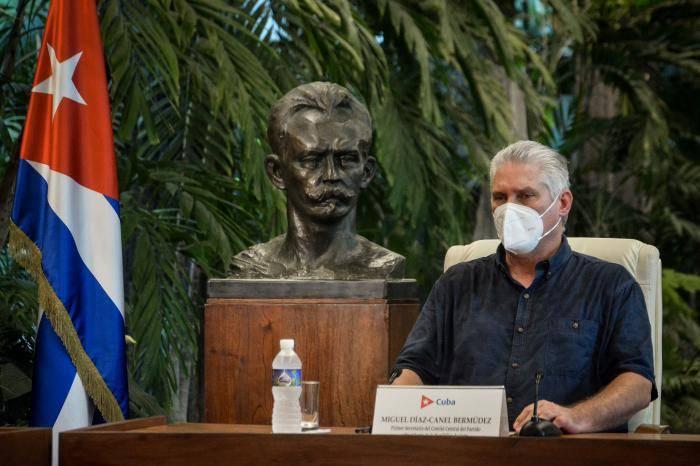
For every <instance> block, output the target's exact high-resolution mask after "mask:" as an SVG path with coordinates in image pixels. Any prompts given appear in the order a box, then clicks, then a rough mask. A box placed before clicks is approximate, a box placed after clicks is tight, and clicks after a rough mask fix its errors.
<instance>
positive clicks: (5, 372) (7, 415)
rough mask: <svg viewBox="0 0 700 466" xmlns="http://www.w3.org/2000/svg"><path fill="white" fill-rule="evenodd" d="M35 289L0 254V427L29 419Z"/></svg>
mask: <svg viewBox="0 0 700 466" xmlns="http://www.w3.org/2000/svg"><path fill="white" fill-rule="evenodd" d="M37 312H38V303H37V287H36V284H35V283H34V282H33V281H32V279H31V278H30V276H29V274H28V273H26V272H24V271H23V270H21V268H20V267H19V265H17V264H16V263H15V262H14V261H12V260H11V259H10V257H9V256H8V255H7V251H6V250H2V251H0V426H1V425H15V424H26V423H27V420H28V419H29V406H30V398H29V392H30V390H31V386H32V384H31V375H32V364H31V360H32V356H33V352H34V335H35V333H36V325H35V319H36V318H37V316H38V313H37Z"/></svg>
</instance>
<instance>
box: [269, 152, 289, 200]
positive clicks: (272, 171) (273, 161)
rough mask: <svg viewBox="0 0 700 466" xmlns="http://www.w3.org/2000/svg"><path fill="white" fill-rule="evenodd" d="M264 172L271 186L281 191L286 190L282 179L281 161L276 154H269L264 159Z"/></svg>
mask: <svg viewBox="0 0 700 466" xmlns="http://www.w3.org/2000/svg"><path fill="white" fill-rule="evenodd" d="M265 171H267V177H268V178H270V181H272V184H274V185H275V186H276V187H277V189H281V190H282V191H284V190H286V189H287V186H286V185H285V183H284V178H283V177H282V161H281V160H280V156H279V155H277V154H269V155H267V156H266V157H265Z"/></svg>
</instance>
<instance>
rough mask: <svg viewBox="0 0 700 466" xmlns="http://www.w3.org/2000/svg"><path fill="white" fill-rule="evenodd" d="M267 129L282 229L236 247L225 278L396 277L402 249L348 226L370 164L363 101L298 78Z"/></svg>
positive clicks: (400, 272) (370, 174) (367, 119)
mask: <svg viewBox="0 0 700 466" xmlns="http://www.w3.org/2000/svg"><path fill="white" fill-rule="evenodd" d="M267 136H268V139H269V143H270V147H271V148H272V151H273V153H272V154H270V155H268V156H266V157H265V169H266V171H267V175H268V177H269V179H270V181H271V182H272V184H273V185H274V186H275V187H276V188H278V189H280V190H282V191H284V193H285V194H286V197H287V221H288V230H287V232H286V233H285V234H283V235H280V236H278V237H276V238H273V239H271V240H270V241H268V242H267V243H262V244H256V245H255V246H253V247H251V248H249V249H246V250H245V251H243V252H241V253H239V254H238V255H236V256H235V257H234V258H233V261H232V263H231V267H230V269H231V275H230V276H231V278H308V279H335V280H362V279H387V278H403V274H404V263H405V258H404V257H403V256H401V255H399V254H396V253H394V252H392V251H389V250H388V249H385V248H383V247H382V246H379V245H378V244H375V243H373V242H371V241H369V240H368V239H367V238H364V237H362V236H360V235H358V234H357V233H356V232H355V217H356V210H357V202H358V198H359V195H360V192H361V191H362V190H363V189H364V188H366V187H367V186H368V185H369V183H370V182H371V181H372V178H373V177H374V175H375V172H376V168H377V161H376V160H375V158H374V157H372V156H371V155H370V154H369V150H370V147H371V145H372V120H371V118H370V115H369V112H368V111H367V108H366V107H365V106H364V105H363V104H362V103H360V102H359V101H358V100H357V99H356V98H355V97H353V95H352V94H351V93H350V92H349V91H348V90H347V89H345V88H344V87H342V86H339V85H337V84H332V83H326V82H314V83H310V84H303V85H301V86H298V87H296V88H294V89H292V90H291V91H289V92H288V93H287V94H286V95H284V96H283V97H282V98H281V99H280V100H279V101H277V103H276V104H275V105H274V106H273V107H272V110H271V112H270V117H269V121H268V129H267Z"/></svg>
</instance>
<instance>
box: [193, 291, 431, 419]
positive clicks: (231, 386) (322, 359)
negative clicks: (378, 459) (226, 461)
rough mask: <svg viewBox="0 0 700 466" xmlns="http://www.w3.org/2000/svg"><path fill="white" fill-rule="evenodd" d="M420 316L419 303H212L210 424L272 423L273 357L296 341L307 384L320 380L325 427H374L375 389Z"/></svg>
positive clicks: (207, 331)
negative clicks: (285, 343)
mask: <svg viewBox="0 0 700 466" xmlns="http://www.w3.org/2000/svg"><path fill="white" fill-rule="evenodd" d="M417 312H418V303H417V302H413V303H402V304H394V303H391V302H389V301H387V300H384V299H371V300H357V299H355V300H353V299H338V300H333V299H320V300H319V299H293V300H281V299H280V300H277V299H275V300H262V299H210V300H209V302H208V304H207V306H206V310H205V328H204V351H205V353H204V362H205V367H204V370H205V420H206V421H207V422H223V423H239V424H269V423H270V422H271V415H272V414H271V413H272V381H271V374H272V360H273V358H274V356H275V355H276V354H277V352H278V351H279V340H280V339H281V338H294V339H295V341H296V347H295V349H296V351H297V353H298V354H299V357H300V358H301V360H302V364H303V377H304V379H306V380H319V381H320V382H321V386H320V390H321V394H320V421H321V424H322V425H333V426H356V425H368V424H369V423H370V422H371V418H372V411H373V406H374V395H375V388H376V385H377V384H380V383H386V379H387V374H388V372H389V370H390V368H391V366H392V365H393V360H391V359H392V356H391V353H392V352H395V351H396V350H395V348H396V347H397V346H398V347H400V346H401V345H402V344H403V340H405V337H406V335H407V329H408V330H410V328H411V327H412V325H413V322H414V321H415V318H416V315H417ZM409 321H410V322H409ZM399 341H401V343H400V344H399V343H398V342H399ZM393 357H395V356H393Z"/></svg>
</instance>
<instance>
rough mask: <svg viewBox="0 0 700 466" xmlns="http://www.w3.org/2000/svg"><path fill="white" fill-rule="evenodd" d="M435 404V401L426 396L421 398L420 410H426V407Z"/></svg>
mask: <svg viewBox="0 0 700 466" xmlns="http://www.w3.org/2000/svg"><path fill="white" fill-rule="evenodd" d="M433 403H435V402H434V401H433V400H431V399H430V398H428V397H427V396H425V395H421V396H420V409H423V408H425V407H426V406H430V405H431V404H433Z"/></svg>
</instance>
